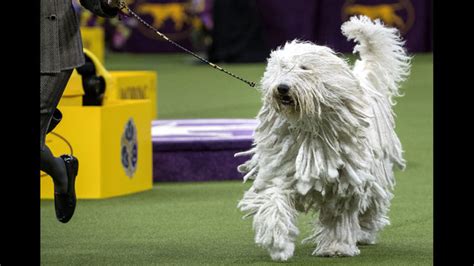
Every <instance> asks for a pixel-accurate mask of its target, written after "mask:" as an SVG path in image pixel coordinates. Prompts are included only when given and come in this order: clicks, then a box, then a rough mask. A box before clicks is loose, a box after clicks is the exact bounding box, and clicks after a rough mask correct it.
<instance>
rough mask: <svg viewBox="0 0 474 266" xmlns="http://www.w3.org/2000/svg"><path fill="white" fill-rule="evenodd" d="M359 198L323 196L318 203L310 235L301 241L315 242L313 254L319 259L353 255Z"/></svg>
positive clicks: (356, 232)
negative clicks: (316, 214) (317, 212)
mask: <svg viewBox="0 0 474 266" xmlns="http://www.w3.org/2000/svg"><path fill="white" fill-rule="evenodd" d="M359 202H360V199H359V198H358V197H355V196H351V197H344V198H340V197H337V195H325V199H324V200H323V201H322V202H321V203H320V206H319V207H320V209H319V210H320V211H319V220H318V221H317V222H316V224H315V229H314V233H313V235H312V236H310V237H308V238H306V239H305V240H303V242H314V243H316V249H315V250H314V251H313V255H316V256H321V257H336V256H356V255H359V253H360V251H359V249H358V248H357V234H358V232H359V231H360V227H359V221H358V211H359V209H358V206H359Z"/></svg>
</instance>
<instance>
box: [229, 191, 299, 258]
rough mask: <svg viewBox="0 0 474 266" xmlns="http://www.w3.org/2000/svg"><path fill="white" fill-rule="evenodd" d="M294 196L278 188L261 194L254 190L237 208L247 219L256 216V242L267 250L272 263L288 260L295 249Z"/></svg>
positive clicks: (254, 221)
mask: <svg viewBox="0 0 474 266" xmlns="http://www.w3.org/2000/svg"><path fill="white" fill-rule="evenodd" d="M293 193H294V192H293V191H291V190H289V189H282V188H280V187H277V186H272V187H268V188H265V189H263V190H260V191H256V190H255V188H254V187H252V188H251V189H250V190H249V191H247V192H246V193H245V195H244V198H243V199H242V200H241V201H240V202H239V205H238V207H239V208H240V210H242V211H245V212H248V216H249V215H253V216H254V217H253V228H254V230H255V242H256V243H257V245H259V246H261V247H263V248H265V249H267V250H268V252H269V253H270V256H271V258H272V259H273V260H281V261H286V260H288V259H289V258H291V257H292V256H293V252H294V250H295V244H294V242H295V239H296V236H297V235H298V233H299V231H298V228H297V227H296V218H297V211H296V209H295V207H294V194H293Z"/></svg>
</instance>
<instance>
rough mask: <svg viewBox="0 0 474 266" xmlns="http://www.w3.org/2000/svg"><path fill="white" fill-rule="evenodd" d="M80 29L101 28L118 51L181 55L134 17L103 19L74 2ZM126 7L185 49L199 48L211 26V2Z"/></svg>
mask: <svg viewBox="0 0 474 266" xmlns="http://www.w3.org/2000/svg"><path fill="white" fill-rule="evenodd" d="M74 2H75V3H74V5H75V7H76V9H77V12H78V13H79V15H80V20H81V26H103V27H104V28H105V36H106V40H107V44H108V46H109V48H111V49H112V50H114V51H121V52H137V53H152V52H182V51H181V50H180V49H178V48H176V47H175V46H173V45H172V44H170V43H169V42H167V41H165V40H164V39H162V38H161V37H160V36H159V35H157V34H156V33H155V32H153V31H152V30H150V29H148V28H147V27H146V26H144V25H142V24H141V23H139V22H138V21H137V20H136V19H134V18H133V17H127V16H124V17H121V21H119V19H118V18H114V19H108V20H106V19H103V18H100V17H97V16H95V15H93V14H91V13H90V12H89V11H87V10H85V9H84V8H82V7H81V6H80V5H79V4H78V3H77V0H75V1H74ZM126 2H127V4H128V6H129V7H130V8H131V9H132V10H133V11H134V12H135V13H137V15H139V16H140V17H141V18H142V19H143V20H145V21H146V22H147V23H149V24H150V25H152V26H154V27H155V28H156V29H157V30H159V31H160V32H161V33H163V34H165V35H166V36H168V37H169V38H170V39H171V40H173V41H175V42H177V43H179V44H180V45H182V46H184V47H186V48H187V49H191V50H194V48H196V47H199V46H201V45H202V44H201V43H203V41H202V40H201V39H202V38H204V36H202V34H201V32H205V31H206V30H208V28H210V27H212V20H211V19H210V17H211V16H210V14H211V13H210V12H211V7H212V5H211V3H212V0H127V1H126Z"/></svg>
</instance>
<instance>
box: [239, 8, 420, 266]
mask: <svg viewBox="0 0 474 266" xmlns="http://www.w3.org/2000/svg"><path fill="white" fill-rule="evenodd" d="M342 33H343V34H344V35H345V36H346V37H347V38H348V39H349V40H352V39H353V40H355V41H356V42H357V43H358V45H356V46H355V48H354V52H358V53H359V55H360V60H357V61H356V63H355V65H354V67H353V68H351V66H349V64H348V63H347V62H346V60H344V59H341V58H340V57H338V56H337V55H336V54H335V52H334V51H332V50H331V49H330V48H328V47H324V46H318V45H315V44H312V43H310V42H301V41H292V42H289V43H286V44H285V45H284V47H283V48H279V49H277V50H276V51H273V52H272V53H271V54H270V58H269V59H268V65H267V68H266V70H265V73H264V76H263V78H262V80H261V86H260V87H261V92H262V96H263V97H262V101H263V107H262V108H261V110H260V112H259V114H258V117H257V119H258V122H259V125H258V127H257V129H256V131H255V135H254V138H255V140H254V146H253V148H252V149H251V150H249V151H246V152H242V153H238V154H236V156H239V155H252V158H251V159H250V160H248V161H247V162H246V163H245V164H243V165H240V166H239V168H238V169H239V171H240V172H242V173H246V175H245V177H244V180H245V181H246V180H247V179H254V182H253V185H252V187H251V188H250V189H249V190H248V191H247V192H245V194H244V197H243V199H242V200H241V201H240V202H239V204H238V207H239V208H240V209H241V210H242V211H244V212H247V214H246V215H245V216H244V217H248V216H253V228H254V230H255V242H256V243H257V244H258V245H259V246H262V247H264V248H266V249H267V250H268V252H269V253H270V256H271V257H272V259H273V260H283V261H284V260H287V259H289V258H291V257H292V256H293V252H294V249H295V244H294V242H295V239H296V237H297V235H298V232H299V231H298V228H297V226H296V222H297V221H296V219H297V214H298V211H302V212H308V211H310V210H313V211H319V217H318V220H317V221H315V229H314V233H313V234H312V235H311V236H309V237H308V238H306V239H305V240H304V241H311V242H314V243H315V244H316V249H315V250H314V252H313V255H316V256H355V255H358V254H359V253H360V251H359V249H358V248H357V244H374V243H375V240H376V236H377V232H378V231H380V230H381V229H382V228H383V227H384V226H386V225H388V224H389V219H388V217H387V212H388V211H389V206H390V200H391V199H392V197H393V194H392V191H393V188H394V185H395V179H394V174H393V167H394V166H396V167H398V168H400V169H403V168H404V167H405V161H404V159H403V158H402V147H401V144H400V141H399V139H398V137H397V135H396V133H395V131H394V127H395V122H394V114H393V111H392V106H393V105H394V104H395V102H394V101H393V98H394V97H396V96H400V93H399V87H400V83H401V82H402V81H404V80H405V79H406V78H407V77H408V74H409V69H410V60H411V58H410V57H409V56H408V55H407V53H406V51H405V49H404V48H403V44H404V42H403V41H402V40H401V37H400V34H399V32H398V30H397V29H395V28H389V27H386V26H384V25H383V24H382V23H381V22H380V21H378V20H377V21H371V20H370V19H369V18H367V17H364V16H359V17H352V18H351V19H350V20H349V21H347V22H345V23H344V24H343V25H342Z"/></svg>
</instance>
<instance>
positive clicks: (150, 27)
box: [120, 2, 255, 87]
mask: <svg viewBox="0 0 474 266" xmlns="http://www.w3.org/2000/svg"><path fill="white" fill-rule="evenodd" d="M124 8H125V9H127V11H128V13H129V14H130V15H132V16H133V17H134V18H135V19H137V20H138V21H139V22H140V23H141V24H143V25H144V26H146V27H147V28H149V29H151V30H152V31H154V32H155V33H156V34H158V35H159V36H160V37H161V38H163V39H165V40H166V41H168V42H170V43H172V44H173V45H174V46H176V47H178V48H179V49H181V50H183V51H185V52H186V53H188V54H191V55H192V56H194V57H196V58H197V59H199V60H201V61H202V62H204V63H206V64H208V65H210V66H211V67H213V68H215V69H217V70H219V71H222V72H224V73H226V74H227V75H229V76H231V77H234V78H236V79H238V80H240V81H243V82H245V83H247V84H248V85H249V86H250V87H255V83H254V82H252V81H248V80H246V79H244V78H241V77H239V76H237V75H235V74H233V73H231V72H229V71H227V70H225V69H223V68H222V67H220V66H218V65H216V64H214V63H211V62H209V61H207V60H206V59H204V58H202V57H200V56H199V55H197V54H195V53H193V52H191V51H189V50H188V49H186V48H184V47H183V46H181V45H179V44H178V43H176V42H174V41H173V40H171V39H170V38H168V37H167V36H166V35H164V34H163V33H161V32H159V31H158V30H157V29H155V28H154V27H153V26H151V25H150V24H148V23H147V22H146V21H144V20H143V19H142V18H141V17H140V16H138V15H137V14H136V13H135V12H133V10H131V9H130V8H129V7H128V6H127V5H126V4H125V3H124V2H121V3H120V10H123V9H124ZM122 14H123V15H127V14H125V13H123V12H122Z"/></svg>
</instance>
